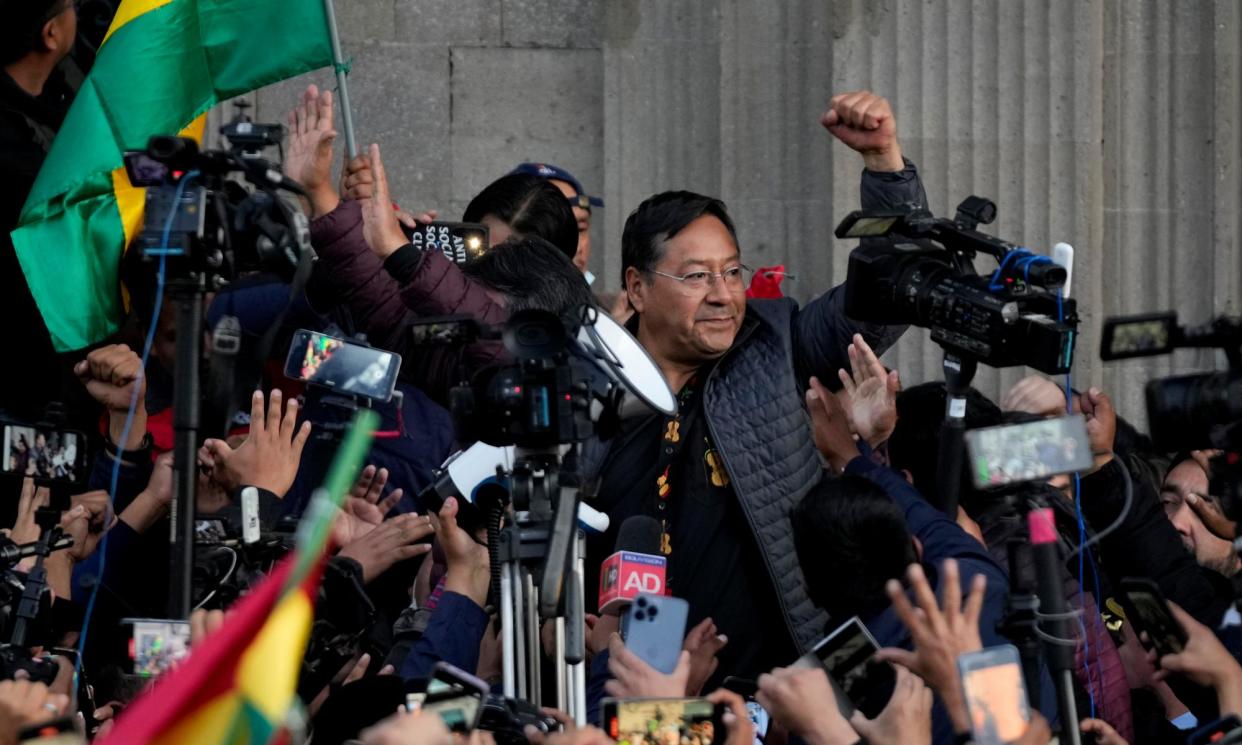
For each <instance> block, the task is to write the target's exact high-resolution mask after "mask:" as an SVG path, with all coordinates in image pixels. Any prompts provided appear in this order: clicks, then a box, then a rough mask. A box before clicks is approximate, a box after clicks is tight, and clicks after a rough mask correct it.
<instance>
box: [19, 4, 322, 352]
mask: <svg viewBox="0 0 1242 745" xmlns="http://www.w3.org/2000/svg"><path fill="white" fill-rule="evenodd" d="M323 2H324V0H123V2H122V3H121V5H120V8H119V9H118V10H117V12H116V16H115V17H114V19H113V21H112V26H111V28H110V29H109V30H108V34H107V36H105V37H104V42H103V45H102V46H101V47H100V50H99V56H98V57H97V58H96V60H95V65H94V67H93V68H91V71H90V74H89V75H88V76H87V78H86V81H85V82H84V83H83V84H82V88H81V90H79V91H78V94H77V98H76V99H75V100H74V102H73V106H72V107H71V108H70V109H69V114H68V116H67V117H66V118H65V123H64V125H63V126H62V127H61V130H60V133H59V134H58V136H57V137H56V141H55V142H54V143H53V145H52V149H51V151H50V152H49V153H48V157H47V160H46V161H45V162H44V164H43V168H42V170H41V171H40V172H39V176H38V178H37V179H36V180H35V184H34V188H33V189H32V190H31V192H30V196H29V197H28V198H27V200H26V206H25V207H24V208H23V209H22V214H21V218H20V220H19V221H18V228H17V230H15V231H13V244H14V246H16V248H17V258H18V260H19V261H20V262H21V265H22V271H23V272H24V273H25V275H26V281H27V282H28V283H29V285H30V292H31V293H32V294H33V295H34V299H35V301H36V303H38V306H39V310H40V312H42V314H43V319H44V321H45V322H46V323H47V328H48V331H49V332H51V336H52V342H53V343H54V344H55V346H56V348H57V349H58V350H60V351H67V350H72V349H79V348H81V347H84V346H87V345H89V344H93V343H95V342H98V341H100V340H102V339H103V338H105V337H106V336H108V335H109V334H110V333H112V332H113V331H115V330H116V327H117V324H118V323H119V321H120V315H121V304H120V292H119V287H118V282H117V267H118V265H119V262H120V259H121V255H122V253H124V251H125V247H126V246H127V245H129V241H130V240H131V239H132V238H133V237H134V235H135V234H136V233H137V232H138V230H139V229H140V228H141V223H142V208H143V199H144V191H143V190H142V189H137V188H134V187H133V186H131V185H130V183H129V179H128V178H127V177H126V175H125V168H124V162H123V155H124V153H125V151H126V150H142V149H145V148H146V146H147V140H148V139H149V138H151V137H152V136H153V135H167V134H173V133H182V134H183V135H185V136H194V137H196V138H200V139H201V137H202V132H203V123H204V117H205V115H206V113H207V111H208V110H209V109H210V108H211V107H213V106H215V105H216V104H217V103H219V102H220V101H224V100H227V99H229V98H232V97H235V96H238V95H241V94H242V93H246V92H248V91H251V90H254V89H256V88H259V87H261V86H264V85H267V84H269V83H274V82H276V81H279V80H283V79H285V78H289V77H293V76H294V75H298V74H301V73H303V72H306V71H308V70H313V69H315V68H319V67H324V66H326V65H330V64H332V49H331V44H330V42H329V37H328V26H327V21H326V19H325V14H324V6H323Z"/></svg>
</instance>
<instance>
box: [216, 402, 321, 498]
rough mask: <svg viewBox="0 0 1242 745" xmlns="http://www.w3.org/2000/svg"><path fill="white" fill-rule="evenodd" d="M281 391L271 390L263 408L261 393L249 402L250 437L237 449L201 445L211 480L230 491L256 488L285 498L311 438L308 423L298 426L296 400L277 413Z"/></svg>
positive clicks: (222, 444)
mask: <svg viewBox="0 0 1242 745" xmlns="http://www.w3.org/2000/svg"><path fill="white" fill-rule="evenodd" d="M280 400H281V393H280V389H278V388H273V389H272V393H271V401H270V403H269V404H268V405H267V406H264V400H263V391H255V392H254V396H253V397H252V398H251V401H250V434H249V435H248V436H247V437H246V441H245V442H243V443H242V444H241V445H240V446H239V447H238V448H237V449H236V450H234V449H233V448H231V447H229V445H228V443H226V442H225V441H223V440H207V442H206V443H204V444H205V445H206V447H207V450H208V451H209V452H210V453H211V458H212V461H213V463H214V466H213V469H212V475H213V478H215V479H216V481H218V482H219V483H220V484H221V485H222V486H223V487H224V488H225V489H227V490H228V491H229V492H233V491H236V489H237V488H238V487H239V486H257V487H259V488H260V489H266V490H268V491H270V492H271V493H273V494H275V495H276V496H277V497H284V496H285V492H287V491H289V487H290V486H292V485H293V479H294V478H295V477H296V476H297V473H298V465H299V464H300V463H301V461H302V448H304V447H305V446H306V441H307V440H308V439H310V431H311V425H310V422H304V423H303V424H302V426H301V427H299V426H298V402H297V399H293V398H291V399H289V402H288V404H287V406H286V408H285V414H284V417H281V413H280Z"/></svg>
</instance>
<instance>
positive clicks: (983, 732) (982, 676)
mask: <svg viewBox="0 0 1242 745" xmlns="http://www.w3.org/2000/svg"><path fill="white" fill-rule="evenodd" d="M957 666H958V671H959V672H960V673H961V677H962V690H963V692H964V694H965V698H966V709H967V711H968V712H969V713H970V726H971V731H972V732H973V734H974V743H975V745H1003V744H1004V743H1007V742H1012V741H1014V740H1016V739H1018V738H1019V737H1021V736H1022V734H1023V733H1024V732H1026V725H1027V722H1028V721H1029V720H1030V718H1031V713H1030V708H1029V704H1028V703H1027V698H1026V685H1025V683H1024V681H1023V679H1022V664H1021V663H1020V662H1019V660H1018V650H1017V648H1016V647H1013V646H1011V645H1003V646H999V647H990V648H988V649H981V650H979V651H978V652H969V653H967V654H963V655H961V656H959V657H958V658H957Z"/></svg>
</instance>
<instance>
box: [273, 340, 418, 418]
mask: <svg viewBox="0 0 1242 745" xmlns="http://www.w3.org/2000/svg"><path fill="white" fill-rule="evenodd" d="M400 370H401V356H400V355H398V354H395V353H393V352H388V351H385V350H383V349H374V348H372V347H368V346H364V345H362V344H355V343H353V342H349V341H346V340H344V339H338V338H336V337H334V336H328V335H327V334H320V333H317V332H314V331H306V330H305V329H303V330H299V331H297V332H296V333H294V335H293V343H292V344H291V345H290V347H289V357H288V359H287V360H286V361H285V375H286V376H288V377H290V378H293V379H294V380H303V381H306V382H307V383H310V384H312V385H318V386H322V387H324V388H330V389H332V390H334V391H337V392H338V393H344V394H347V395H353V396H364V397H366V398H370V399H374V400H377V401H387V400H389V399H390V398H392V391H393V388H394V387H395V386H396V384H397V373H398V372H400Z"/></svg>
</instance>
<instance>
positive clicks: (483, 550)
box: [431, 497, 492, 608]
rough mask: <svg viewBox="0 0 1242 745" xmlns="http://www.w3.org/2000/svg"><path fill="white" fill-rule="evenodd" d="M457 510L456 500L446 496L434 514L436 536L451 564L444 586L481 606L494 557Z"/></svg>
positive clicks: (488, 584)
mask: <svg viewBox="0 0 1242 745" xmlns="http://www.w3.org/2000/svg"><path fill="white" fill-rule="evenodd" d="M457 510H458V506H457V500H456V499H454V498H453V497H449V498H448V499H446V500H444V506H442V507H441V508H440V514H439V515H432V517H431V521H432V524H433V525H434V526H435V529H436V540H438V541H439V542H440V547H441V548H443V549H444V559H445V563H446V564H447V565H448V569H447V571H446V573H445V576H444V589H445V590H447V591H450V592H455V593H457V594H458V595H465V596H466V597H468V598H470V599H471V600H473V601H474V602H475V604H476V605H478V606H479V607H480V608H482V607H483V606H484V605H486V604H487V593H488V590H489V589H490V588H491V584H492V574H491V559H490V557H489V556H488V555H487V546H485V545H483V544H481V543H479V542H478V541H476V540H475V539H474V538H473V537H471V535H470V534H469V533H467V532H466V531H464V530H462V529H461V527H460V526H459V525H458V524H457Z"/></svg>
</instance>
